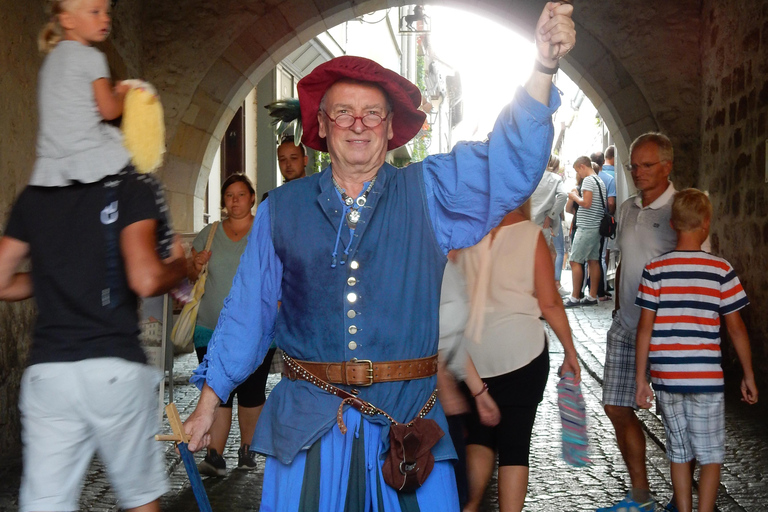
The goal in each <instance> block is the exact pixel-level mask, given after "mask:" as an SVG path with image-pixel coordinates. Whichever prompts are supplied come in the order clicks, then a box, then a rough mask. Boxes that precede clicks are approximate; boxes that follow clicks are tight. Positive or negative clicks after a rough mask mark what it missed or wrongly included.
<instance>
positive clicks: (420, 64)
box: [411, 55, 432, 162]
mask: <svg viewBox="0 0 768 512" xmlns="http://www.w3.org/2000/svg"><path fill="white" fill-rule="evenodd" d="M416 86H417V87H418V88H419V89H420V90H422V91H424V90H426V88H427V67H426V65H425V63H424V56H423V55H417V56H416ZM431 142H432V127H431V126H429V127H428V128H427V129H426V130H422V131H420V132H419V133H418V134H417V135H416V138H415V139H414V140H413V154H412V155H411V161H412V162H421V161H422V160H424V159H425V158H426V157H427V155H428V154H429V153H428V152H427V148H428V147H429V145H430V143H431Z"/></svg>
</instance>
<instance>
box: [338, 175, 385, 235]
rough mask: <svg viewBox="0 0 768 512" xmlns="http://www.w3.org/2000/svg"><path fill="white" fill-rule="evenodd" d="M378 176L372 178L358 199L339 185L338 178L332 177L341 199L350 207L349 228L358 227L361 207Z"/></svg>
mask: <svg viewBox="0 0 768 512" xmlns="http://www.w3.org/2000/svg"><path fill="white" fill-rule="evenodd" d="M377 177H378V175H376V176H374V177H373V179H371V182H370V183H369V184H368V188H366V189H365V192H363V194H362V195H361V196H359V197H358V198H357V199H352V198H351V197H350V196H348V195H347V192H346V191H345V190H344V189H343V188H341V186H339V184H338V183H337V182H336V178H334V177H333V176H331V179H332V180H333V186H334V187H336V190H337V191H338V192H339V194H341V200H342V201H344V204H345V205H346V206H347V207H348V208H349V212H347V226H348V227H349V229H355V228H356V227H357V222H358V221H359V220H360V208H362V207H363V206H365V202H366V200H367V198H368V193H369V192H370V191H371V189H372V188H373V184H374V183H376V178H377Z"/></svg>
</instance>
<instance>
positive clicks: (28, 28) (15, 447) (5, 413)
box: [0, 0, 141, 456]
mask: <svg viewBox="0 0 768 512" xmlns="http://www.w3.org/2000/svg"><path fill="white" fill-rule="evenodd" d="M44 5H45V2H19V1H15V0H0V26H2V27H5V29H4V30H0V48H2V49H3V51H2V52H0V176H1V177H2V183H3V186H2V187H0V226H2V228H3V229H4V227H5V224H6V221H7V219H8V214H9V213H10V210H11V206H12V205H13V202H14V201H15V199H16V196H17V195H18V194H19V193H20V192H21V190H22V189H23V188H24V186H25V185H26V183H27V181H28V180H29V176H30V174H31V172H32V167H33V165H34V162H35V137H36V134H37V99H36V90H37V72H38V69H39V67H40V64H41V63H42V57H41V55H40V54H39V53H38V50H37V34H38V32H39V30H40V29H41V28H42V27H43V24H44V22H45V20H46V13H45V9H44ZM139 14H140V3H139V2H118V5H117V8H116V11H115V15H116V16H115V22H114V29H113V34H112V36H111V39H110V42H108V43H106V44H104V45H103V47H102V48H101V49H102V50H103V51H104V52H105V53H106V54H107V57H108V59H109V63H110V67H111V68H112V72H113V74H114V76H115V77H116V78H126V77H131V76H138V75H139V72H140V70H141V66H140V63H141V58H140V57H141V44H140V41H141V37H140V27H141V23H140V18H139ZM111 41H114V45H113V44H112V42H111ZM118 48H119V50H118ZM34 315H35V309H34V304H33V302H32V301H24V302H20V303H15V304H7V303H4V302H0V453H3V454H5V455H7V456H15V455H18V454H19V453H20V449H21V445H20V442H19V439H20V429H19V414H18V408H17V406H16V404H17V402H18V393H19V381H20V380H21V374H22V372H23V370H24V366H25V364H26V363H25V361H26V356H27V352H28V349H29V345H30V342H31V330H32V324H33V321H34Z"/></svg>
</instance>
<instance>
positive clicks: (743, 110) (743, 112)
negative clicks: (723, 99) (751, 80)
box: [736, 96, 748, 121]
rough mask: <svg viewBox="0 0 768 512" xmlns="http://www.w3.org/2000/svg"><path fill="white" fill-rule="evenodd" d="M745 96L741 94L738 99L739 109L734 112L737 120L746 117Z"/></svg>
mask: <svg viewBox="0 0 768 512" xmlns="http://www.w3.org/2000/svg"><path fill="white" fill-rule="evenodd" d="M747 111H748V109H747V97H746V96H742V97H741V99H739V109H738V112H736V120H737V121H743V120H744V119H746V118H747Z"/></svg>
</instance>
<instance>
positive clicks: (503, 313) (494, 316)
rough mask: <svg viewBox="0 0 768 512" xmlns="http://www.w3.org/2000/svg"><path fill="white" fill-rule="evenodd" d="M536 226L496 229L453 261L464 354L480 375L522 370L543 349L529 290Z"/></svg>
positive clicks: (536, 310)
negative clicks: (460, 284)
mask: <svg viewBox="0 0 768 512" xmlns="http://www.w3.org/2000/svg"><path fill="white" fill-rule="evenodd" d="M540 233H541V228H540V227H539V226H537V225H536V224H534V223H533V222H531V221H522V222H518V223H515V224H511V225H509V226H503V227H501V228H500V229H499V230H498V231H497V232H496V235H495V237H494V238H493V241H491V235H490V234H489V235H487V236H486V237H485V238H483V239H482V240H481V241H480V243H478V244H477V245H475V246H474V247H470V248H468V249H464V250H462V251H461V253H460V255H459V258H460V259H459V263H460V265H461V267H462V269H463V270H464V274H465V276H466V279H467V289H468V294H469V297H470V314H469V322H468V323H467V329H466V333H465V334H466V336H467V338H469V340H470V343H467V350H468V352H469V355H470V356H472V360H473V361H474V363H475V366H476V367H477V371H478V373H479V374H480V377H483V378H487V377H495V376H498V375H503V374H505V373H509V372H511V371H514V370H517V369H519V368H522V367H523V366H525V365H527V364H528V363H530V362H531V361H533V360H534V359H535V358H536V357H537V356H538V355H540V354H541V351H542V350H543V349H544V327H543V325H542V322H541V320H540V319H539V317H540V316H541V310H540V309H539V302H538V299H537V298H536V297H535V295H534V292H535V289H534V265H535V255H536V244H537V243H538V237H539V234H540Z"/></svg>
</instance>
